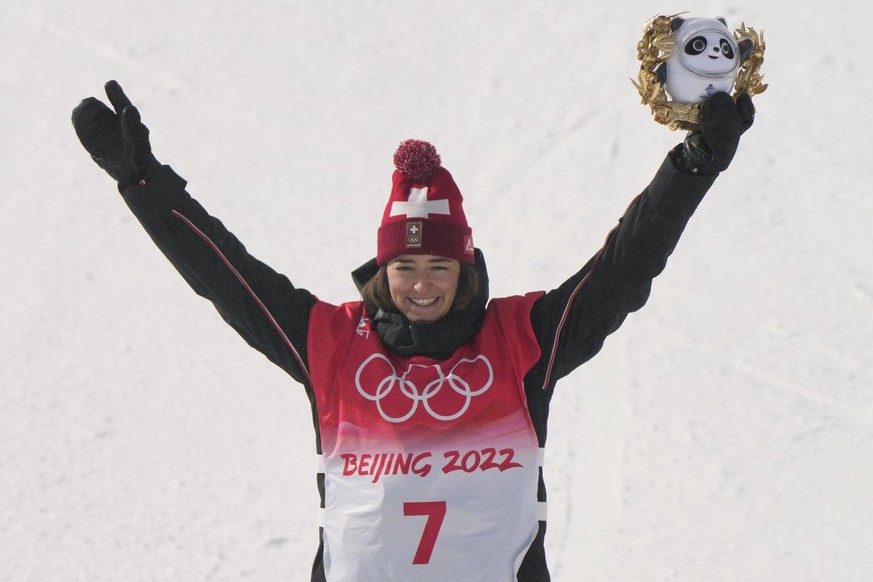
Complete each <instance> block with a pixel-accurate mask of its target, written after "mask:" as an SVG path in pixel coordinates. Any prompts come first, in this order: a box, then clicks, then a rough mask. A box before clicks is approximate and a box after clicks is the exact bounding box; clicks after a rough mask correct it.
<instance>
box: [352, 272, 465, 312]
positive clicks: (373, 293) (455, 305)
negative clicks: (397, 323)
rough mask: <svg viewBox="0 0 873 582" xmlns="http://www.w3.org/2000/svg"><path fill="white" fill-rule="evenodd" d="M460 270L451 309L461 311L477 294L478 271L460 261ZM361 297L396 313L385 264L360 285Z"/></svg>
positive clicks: (367, 301)
mask: <svg viewBox="0 0 873 582" xmlns="http://www.w3.org/2000/svg"><path fill="white" fill-rule="evenodd" d="M460 265H461V272H460V274H459V275H458V291H457V293H455V300H454V302H452V309H451V310H452V311H461V310H463V309H466V308H467V307H469V306H470V304H471V303H473V300H474V299H476V296H477V295H478V294H479V287H480V281H479V272H478V271H477V270H476V269H475V267H473V266H472V265H468V264H466V263H461V264H460ZM361 297H362V298H363V299H364V302H365V303H369V304H371V305H375V306H376V307H377V308H379V309H383V310H385V311H391V312H394V313H397V306H396V305H394V300H393V299H391V290H390V289H389V288H388V271H387V269H386V266H385V265H382V266H381V267H379V270H378V271H376V274H375V275H373V276H372V277H371V278H370V280H369V281H367V282H366V283H365V284H364V286H363V287H361Z"/></svg>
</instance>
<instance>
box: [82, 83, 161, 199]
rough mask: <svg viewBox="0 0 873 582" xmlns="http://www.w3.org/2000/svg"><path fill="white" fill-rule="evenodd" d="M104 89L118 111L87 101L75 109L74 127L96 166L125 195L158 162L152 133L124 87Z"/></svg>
mask: <svg viewBox="0 0 873 582" xmlns="http://www.w3.org/2000/svg"><path fill="white" fill-rule="evenodd" d="M105 89H106V96H107V97H108V98H109V102H110V103H111V104H112V107H113V108H115V111H114V112H113V111H112V110H111V109H109V107H107V106H106V105H105V104H104V103H103V102H101V101H100V100H98V99H96V98H94V97H88V98H87V99H83V100H82V102H81V103H79V105H78V106H76V108H75V109H73V127H74V128H75V130H76V135H77V136H79V141H80V142H82V145H83V146H84V147H85V149H86V150H87V151H88V153H89V154H91V157H92V158H93V159H94V161H95V162H97V165H98V166H100V167H101V168H103V169H104V170H106V173H107V174H109V175H110V176H112V178H113V179H114V180H115V181H116V182H118V188H119V190H121V191H124V190H126V189H128V188H130V187H131V186H133V185H135V184H137V183H138V182H140V181H141V180H142V179H143V178H144V177H145V176H146V174H147V173H149V172H150V170H153V169H154V168H156V167H157V165H158V162H157V160H156V159H155V157H154V156H153V155H152V148H151V145H150V144H149V130H148V128H147V127H146V126H145V125H143V123H142V121H141V120H140V117H139V111H138V110H137V108H136V107H134V106H133V105H132V104H131V102H130V99H128V98H127V96H126V95H125V94H124V91H123V90H122V89H121V85H119V84H118V83H117V82H115V81H109V82H108V83H106V86H105Z"/></svg>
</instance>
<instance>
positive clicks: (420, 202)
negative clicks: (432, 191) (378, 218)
mask: <svg viewBox="0 0 873 582" xmlns="http://www.w3.org/2000/svg"><path fill="white" fill-rule="evenodd" d="M427 190H428V189H427V187H425V188H411V189H410V190H409V201H408V202H400V201H397V200H395V201H394V202H393V203H392V204H391V214H390V216H400V215H406V218H430V215H431V214H444V215H451V214H452V213H451V210H449V201H448V200H446V199H443V200H428V199H427Z"/></svg>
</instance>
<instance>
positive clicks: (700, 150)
mask: <svg viewBox="0 0 873 582" xmlns="http://www.w3.org/2000/svg"><path fill="white" fill-rule="evenodd" d="M754 122H755V106H754V105H753V104H752V98H751V97H749V96H748V95H747V94H745V93H743V94H742V95H740V96H739V97H737V101H736V103H734V100H733V98H731V96H730V95H728V94H727V93H716V94H715V95H713V96H712V97H710V98H709V99H707V100H706V101H704V102H703V107H702V110H701V114H700V129H699V130H695V131H691V132H689V133H688V135H687V136H686V137H685V141H684V142H683V143H682V144H680V145H679V146H678V147H676V148H675V149H674V150H673V153H672V157H673V161H674V162H675V163H676V165H677V166H678V167H679V168H680V169H681V170H682V171H684V172H687V173H689V174H695V175H697V176H707V175H712V174H718V173H719V172H721V171H723V170H726V169H727V167H728V166H729V165H730V163H731V160H732V159H733V158H734V154H735V153H736V152H737V146H738V145H739V143H740V136H741V135H743V133H745V131H746V130H747V129H749V128H750V127H752V124H753V123H754Z"/></svg>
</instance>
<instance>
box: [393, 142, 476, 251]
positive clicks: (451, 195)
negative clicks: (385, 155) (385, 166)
mask: <svg viewBox="0 0 873 582" xmlns="http://www.w3.org/2000/svg"><path fill="white" fill-rule="evenodd" d="M440 163H441V161H440V156H439V154H438V153H437V151H436V148H435V147H433V146H432V145H431V144H429V143H428V142H426V141H421V140H417V139H408V140H406V141H404V142H403V143H401V144H400V147H398V148H397V151H396V152H395V153H394V166H395V167H396V168H397V169H396V170H395V171H394V176H393V178H392V179H393V185H392V187H391V197H390V198H389V199H388V204H387V205H386V206H385V213H384V214H383V215H382V225H381V226H380V227H379V236H378V243H377V248H378V251H377V253H376V262H377V263H378V264H379V265H384V264H385V263H387V262H388V261H390V260H391V259H393V258H395V257H398V256H400V255H436V256H439V257H448V258H450V259H456V260H458V261H460V262H462V263H469V264H472V263H473V231H472V230H471V229H470V227H469V226H467V217H466V216H465V215H464V208H463V206H462V202H463V201H464V197H463V196H461V192H460V190H458V187H457V186H456V185H455V181H454V180H453V179H452V175H451V174H449V171H448V170H446V169H445V168H443V167H442V166H441V165H440Z"/></svg>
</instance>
